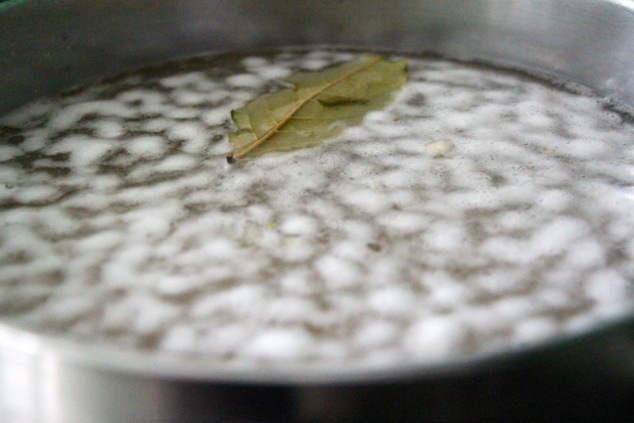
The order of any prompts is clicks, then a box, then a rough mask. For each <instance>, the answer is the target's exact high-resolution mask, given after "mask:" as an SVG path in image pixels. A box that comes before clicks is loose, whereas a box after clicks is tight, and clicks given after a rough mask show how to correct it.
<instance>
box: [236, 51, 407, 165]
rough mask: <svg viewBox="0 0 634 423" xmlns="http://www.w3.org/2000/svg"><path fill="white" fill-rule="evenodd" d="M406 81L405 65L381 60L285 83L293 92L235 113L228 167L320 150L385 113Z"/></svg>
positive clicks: (309, 74) (368, 59) (366, 60)
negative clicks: (277, 154) (277, 153)
mask: <svg viewBox="0 0 634 423" xmlns="http://www.w3.org/2000/svg"><path fill="white" fill-rule="evenodd" d="M406 80H407V61H406V60H400V61H395V62H390V61H386V60H383V59H382V58H381V57H379V56H363V57H361V58H359V59H358V60H355V61H352V62H347V63H343V64H341V65H338V66H334V67H330V68H327V69H324V70H322V71H318V72H300V73H296V74H294V75H291V76H289V77H288V78H286V79H285V81H286V82H287V83H290V84H293V86H294V87H293V88H287V89H284V90H281V91H279V92H276V93H273V94H267V95H263V96H261V97H258V98H256V99H255V100H253V101H251V102H250V103H248V104H247V105H245V106H244V107H242V108H240V109H236V110H233V111H232V112H231V117H232V119H233V121H234V123H235V125H236V126H237V128H238V129H237V130H236V131H235V132H232V133H229V143H230V144H231V146H232V147H233V151H231V152H229V153H228V154H227V161H228V162H230V163H231V162H232V161H233V160H235V159H242V158H249V157H258V156H261V155H262V154H266V153H270V152H273V151H289V150H295V149H298V148H305V147H315V146H317V145H320V144H321V143H323V142H324V141H326V140H328V139H329V138H332V137H334V136H336V135H337V134H339V133H340V132H341V131H342V130H343V129H344V128H345V127H347V126H350V125H356V124H359V123H360V122H361V121H362V120H363V117H364V116H365V115H366V114H367V113H368V112H370V111H373V110H380V109H382V108H384V107H385V106H386V105H387V104H389V102H390V101H391V100H392V94H393V92H394V91H395V90H396V89H398V88H400V87H401V86H402V85H403V84H404V83H405V81H406Z"/></svg>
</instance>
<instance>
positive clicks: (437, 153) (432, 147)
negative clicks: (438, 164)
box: [425, 140, 453, 159]
mask: <svg viewBox="0 0 634 423" xmlns="http://www.w3.org/2000/svg"><path fill="white" fill-rule="evenodd" d="M452 151H453V143H452V142H451V141H447V140H443V141H435V142H432V143H429V144H427V145H426V146H425V152H426V153H427V155H428V156H430V157H433V158H434V159H437V158H440V157H446V156H447V155H448V154H449V153H451V152H452Z"/></svg>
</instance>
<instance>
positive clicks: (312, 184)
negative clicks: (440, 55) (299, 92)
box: [0, 50, 634, 367]
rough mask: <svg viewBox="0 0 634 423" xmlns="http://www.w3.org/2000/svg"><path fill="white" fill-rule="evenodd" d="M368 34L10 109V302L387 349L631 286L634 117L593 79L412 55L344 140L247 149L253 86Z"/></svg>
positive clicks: (182, 335) (6, 212) (414, 348)
mask: <svg viewBox="0 0 634 423" xmlns="http://www.w3.org/2000/svg"><path fill="white" fill-rule="evenodd" d="M350 54H351V53H347V52H343V53H336V52H328V51H325V50H319V51H314V52H309V53H300V52H293V53H291V52H283V53H280V54H279V55H278V56H275V57H274V56H267V57H264V56H251V57H243V58H239V57H236V58H235V63H229V62H230V60H229V59H226V60H225V59H223V60H220V61H215V62H213V65H210V66H218V67H222V69H219V71H218V72H216V71H215V70H213V69H204V70H203V71H195V72H191V71H190V70H191V69H190V70H187V69H185V70H174V72H175V73H174V74H173V75H172V76H168V77H164V76H157V77H152V76H147V75H144V76H138V75H137V76H133V77H129V78H126V79H124V80H123V81H119V82H117V81H115V82H104V83H102V84H101V85H99V86H97V88H95V89H87V90H85V91H81V90H80V91H78V92H76V93H75V94H73V95H72V96H67V97H64V98H60V99H55V100H51V101H50V102H48V103H46V104H45V105H44V106H38V105H35V106H33V107H31V108H29V107H27V108H26V109H24V112H23V114H22V115H20V114H19V113H18V114H16V115H12V116H11V117H9V118H7V119H8V120H9V121H11V122H14V123H15V124H17V123H19V125H23V126H24V130H23V131H22V132H21V133H20V134H19V135H20V136H23V137H24V140H23V141H20V139H19V138H12V139H11V140H12V142H13V143H15V146H12V145H4V144H3V147H2V148H1V149H0V159H3V158H4V159H6V160H7V161H5V162H4V163H2V164H0V201H2V202H3V204H4V205H6V207H2V208H0V220H1V221H2V223H3V225H4V226H3V228H2V233H1V234H0V264H2V265H1V266H0V298H2V304H3V305H4V304H19V305H20V307H24V311H15V312H13V311H6V310H13V309H14V308H15V307H14V308H12V307H3V308H2V310H0V314H2V316H3V317H5V315H7V316H8V317H9V318H10V319H11V320H12V322H16V323H18V324H22V323H24V324H25V325H26V324H28V325H29V327H31V328H35V329H36V330H41V331H44V332H47V331H49V332H55V333H57V334H58V335H60V336H61V334H62V333H64V334H67V335H68V336H80V337H82V338H83V339H89V340H91V341H92V340H96V341H99V342H107V343H114V344H117V345H120V346H122V347H125V348H149V349H152V350H154V351H163V352H168V353H172V354H181V353H183V354H200V355H206V356H207V357H209V359H210V360H212V361H213V360H216V361H218V362H222V363H224V364H226V365H227V366H229V367H230V366H232V365H237V363H239V364H240V365H244V364H249V363H251V364H253V363H254V362H260V361H266V362H267V365H280V366H284V365H286V363H289V362H292V361H294V362H296V364H297V363H312V362H314V361H316V362H322V363H323V362H328V363H331V364H332V363H334V362H336V363H344V364H345V365H346V366H383V365H385V364H386V363H388V364H389V363H394V362H395V361H403V360H408V359H410V358H415V359H416V360H420V359H428V360H436V359H442V358H444V357H447V356H450V355H451V354H468V353H470V352H474V351H486V350H489V349H491V348H503V347H505V346H509V345H516V344H524V343H530V342H536V341H538V340H541V339H544V338H545V337H549V336H553V335H555V334H556V333H559V332H561V331H569V330H580V328H584V327H588V326H589V325H591V324H592V322H595V321H600V320H602V319H607V318H612V317H614V316H615V315H617V314H618V313H623V312H624V310H626V309H627V307H630V308H631V304H632V297H633V292H632V289H631V286H632V285H631V284H632V280H631V279H632V276H633V275H634V269H633V268H632V266H631V265H630V262H631V261H632V260H633V259H634V242H632V241H631V239H632V238H633V237H634V218H633V217H632V213H631V212H630V210H631V209H632V206H633V205H634V204H633V203H634V196H633V195H631V189H630V188H631V186H632V184H634V173H633V172H632V165H631V160H632V158H634V155H633V154H634V153H632V152H633V151H634V149H633V148H632V146H631V144H632V140H633V139H634V138H632V134H634V131H633V130H632V127H631V126H629V125H628V124H625V123H622V122H621V120H620V118H619V117H618V116H616V115H615V114H614V113H610V112H605V111H604V110H603V108H602V105H601V103H599V102H597V101H596V100H594V99H586V98H584V97H583V96H579V95H573V94H570V93H565V92H557V91H553V89H551V88H549V87H547V86H545V85H543V84H540V83H533V82H531V81H528V80H525V79H521V80H520V79H517V78H516V77H515V76H513V75H511V74H504V73H501V72H497V71H491V70H487V69H483V68H469V67H465V66H462V65H459V64H456V63H449V62H443V61H436V60H418V59H411V60H410V75H409V81H408V83H407V85H406V87H405V88H404V89H403V90H402V91H401V92H399V93H397V95H396V96H395V99H394V102H393V103H392V104H391V105H390V106H388V107H387V108H386V109H384V110H382V111H376V112H373V113H370V114H369V115H367V116H366V118H365V120H364V122H363V123H362V124H360V125H358V126H355V127H353V128H348V129H346V130H345V131H343V133H342V134H341V136H340V137H338V138H337V139H336V140H333V141H332V142H329V143H327V144H326V145H324V146H323V147H320V148H316V149H306V150H300V151H296V152H289V153H280V154H271V155H266V156H263V157H260V158H258V159H256V160H247V161H240V162H238V163H236V164H234V165H228V164H226V161H225V153H226V152H227V151H228V150H229V146H228V144H227V142H226V136H225V131H227V129H228V128H230V126H231V124H230V112H231V110H232V109H234V108H237V107H242V106H243V105H244V104H245V103H246V102H247V101H249V100H251V99H253V98H255V97H257V95H259V94H260V93H261V90H262V89H263V88H264V87H267V89H268V88H269V87H271V88H272V89H275V88H276V87H277V86H278V84H279V86H280V87H282V86H285V85H284V84H283V83H281V82H280V81H279V80H278V79H279V78H283V77H285V76H286V75H288V74H289V73H290V69H298V68H302V67H304V68H317V67H322V66H325V65H328V64H332V63H335V62H336V61H338V60H344V59H345V58H349V57H350ZM210 63H211V62H210ZM199 65H200V64H196V65H191V66H194V67H197V66H199ZM188 66H189V65H188ZM197 69H200V68H197ZM236 69H241V70H239V71H238V73H237V74H236V73H235V70H236ZM231 72H234V74H233V76H231ZM227 75H230V76H228V77H227ZM157 83H158V84H160V87H159V88H156V84H157ZM456 84H458V85H459V89H456ZM113 93H115V94H114V96H113ZM438 141H440V142H444V141H446V142H447V143H450V144H452V145H454V146H455V148H454V150H453V151H452V152H451V153H450V154H446V152H445V153H443V156H444V157H437V158H434V157H430V154H429V152H428V150H429V147H428V146H429V145H430V143H435V142H438ZM24 153H28V154H24ZM432 153H433V152H432ZM434 155H435V153H434V154H431V156H434ZM66 156H68V157H66ZM18 157H19V160H18V159H17V158H18ZM17 281H20V283H17ZM18 308H19V307H18ZM15 309H17V308H15ZM11 313H14V314H11ZM148 343H155V345H154V344H152V345H149V344H148Z"/></svg>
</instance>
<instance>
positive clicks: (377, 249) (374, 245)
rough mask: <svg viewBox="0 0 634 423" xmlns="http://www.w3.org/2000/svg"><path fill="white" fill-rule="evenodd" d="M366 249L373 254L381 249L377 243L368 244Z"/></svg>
mask: <svg viewBox="0 0 634 423" xmlns="http://www.w3.org/2000/svg"><path fill="white" fill-rule="evenodd" d="M368 248H369V249H370V250H372V251H374V252H379V251H381V248H382V247H381V244H379V243H378V242H368Z"/></svg>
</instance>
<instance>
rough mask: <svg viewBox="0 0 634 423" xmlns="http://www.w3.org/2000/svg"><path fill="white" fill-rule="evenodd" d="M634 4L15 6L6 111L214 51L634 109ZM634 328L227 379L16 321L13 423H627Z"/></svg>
mask: <svg viewBox="0 0 634 423" xmlns="http://www.w3.org/2000/svg"><path fill="white" fill-rule="evenodd" d="M633 40H634V2H631V1H624V0H621V1H607V0H604V1H599V0H568V1H564V0H560V1H555V0H550V1H547V0H505V1H503V0H497V1H496V0H489V1H481V0H463V1H458V0H446V1H440V0H439V1H431V0H410V1H394V2H389V5H388V2H385V1H379V0H377V1H369V0H368V1H363V2H360V1H352V0H350V1H345V0H344V1H341V0H336V1H335V0H322V1H319V2H312V1H311V2H308V1H305V2H301V1H297V0H277V1H274V2H263V1H256V0H253V1H247V0H226V1H222V0H217V1H204V0H190V1H183V0H180V1H178V0H173V1H169V0H148V1H135V2H129V1H123V0H109V1H106V0H95V1H87V0H78V1H11V2H8V3H4V4H0V113H4V112H6V111H8V110H10V109H12V108H14V107H16V106H18V105H20V104H22V103H24V102H26V101H28V100H30V99H32V98H35V97H37V96H41V95H45V94H49V93H53V92H55V91H58V90H60V89H63V88H66V87H69V86H71V85H73V84H77V83H79V82H83V81H86V80H88V79H93V78H96V77H100V76H105V75H113V74H116V73H118V72H121V71H124V70H129V69H133V68H135V67H139V66H145V65H148V64H153V63H158V62H161V61H164V60H167V59H175V58H179V57H185V56H191V55H196V54H201V53H204V52H210V51H229V50H252V49H257V48H263V47H274V46H285V45H309V44H337V45H351V46H355V47H367V48H380V49H387V50H397V51H402V52H423V51H433V52H439V53H442V54H446V55H449V56H453V57H458V58H462V59H479V60H485V61H491V62H495V63H498V64H501V65H506V66H512V67H519V68H523V69H527V70H531V71H536V72H539V73H542V74H546V75H557V76H560V77H563V78H565V79H569V80H572V81H576V82H578V83H581V84H584V85H587V86H590V87H592V88H594V89H596V90H597V92H598V93H599V94H601V95H605V96H609V97H612V98H614V99H616V100H619V101H621V102H623V103H625V104H629V105H634V48H633V47H632V42H633ZM633 404H634V317H632V316H629V317H627V318H624V319H622V320H621V321H619V322H613V323H611V324H608V325H605V326H604V327H601V328H597V329H596V330H594V331H593V332H590V333H587V334H585V335H582V336H578V337H574V338H567V339H560V340H557V341H555V342H552V343H549V344H545V345H540V346H536V347H534V348H531V349H527V350H524V351H517V352H507V353H505V354H499V355H495V356H486V357H473V358H471V359H469V360H462V361H454V362H447V363H441V364H439V365H436V366H429V365H427V366H423V365H416V363H409V364H402V365H395V366H393V367H390V368H386V369H382V370H376V371H373V372H355V371H346V370H345V369H328V368H325V369H320V368H316V369H313V370H311V371H306V370H305V369H293V368H288V369H284V370H279V371H266V370H263V369H259V370H258V369H251V370H245V371H235V370H226V369H223V368H221V367H218V366H217V365H216V366H214V365H213V364H210V363H206V362H204V361H202V360H199V361H193V360H192V361H184V360H182V361H179V360H178V359H174V358H173V357H172V358H170V357H156V356H149V355H144V354H143V353H133V352H122V351H117V350H115V349H110V350H105V349H96V348H93V347H88V346H81V345H75V344H72V343H69V342H64V341H58V340H51V339H46V338H42V337H40V336H38V335H35V334H29V333H25V332H22V331H20V330H17V329H14V328H11V327H8V326H2V325H0V422H2V423H8V422H10V423H13V422H44V423H73V422H82V423H85V422H135V421H143V422H146V421H153V422H154V421H155V422H174V421H179V422H198V421H200V422H203V421H205V422H209V421H212V422H213V421H227V420H236V421H298V422H303V421H322V420H332V421H352V420H357V421H411V420H415V421H421V420H425V419H429V420H432V421H443V420H446V421H455V420H470V421H474V420H485V419H486V420H490V421H491V420H496V421H508V419H509V418H514V419H515V420H517V419H520V420H538V419H539V420H542V419H546V418H549V419H551V420H562V419H568V420H569V419H570V418H575V419H576V420H594V419H599V418H601V419H606V420H610V421H615V420H620V419H622V420H626V419H627V417H628V416H629V415H631V413H632V412H634V405H633Z"/></svg>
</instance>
